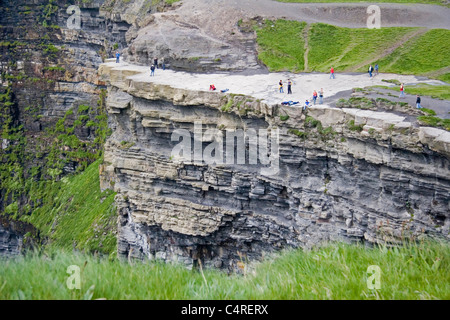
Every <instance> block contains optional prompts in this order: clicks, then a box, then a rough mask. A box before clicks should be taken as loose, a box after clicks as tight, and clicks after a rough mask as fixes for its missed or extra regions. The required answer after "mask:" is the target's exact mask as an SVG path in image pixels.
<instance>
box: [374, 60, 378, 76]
mask: <svg viewBox="0 0 450 320" xmlns="http://www.w3.org/2000/svg"><path fill="white" fill-rule="evenodd" d="M375 75H376V76H377V75H378V63H377V64H376V65H375Z"/></svg>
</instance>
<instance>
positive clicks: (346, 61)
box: [255, 20, 450, 81]
mask: <svg viewBox="0 0 450 320" xmlns="http://www.w3.org/2000/svg"><path fill="white" fill-rule="evenodd" d="M255 28H256V32H257V42H258V45H259V48H258V52H259V55H258V57H259V59H260V60H261V61H262V62H263V63H264V64H265V65H267V67H268V68H269V69H270V70H271V71H292V72H301V71H304V70H305V61H304V54H305V39H304V29H305V28H306V25H305V23H304V22H296V21H287V20H276V21H269V20H266V22H265V23H264V25H263V27H255ZM417 30H419V28H404V27H392V28H381V29H367V28H358V29H352V28H341V27H336V26H331V25H327V24H323V23H313V24H311V25H309V30H308V68H307V70H308V71H319V72H329V70H330V68H331V67H334V69H335V71H336V72H348V71H358V72H366V71H367V68H368V66H369V64H372V65H375V64H376V63H378V65H379V66H380V72H391V73H401V74H417V75H425V76H428V77H434V78H438V79H440V80H443V81H449V80H450V74H449V73H448V72H447V73H446V71H447V69H446V68H448V66H449V65H450V55H448V54H447V53H448V52H450V30H445V29H433V30H429V31H427V32H425V33H419V34H416V35H414V36H413V37H412V38H410V39H409V40H408V41H406V42H405V43H403V44H402V45H400V46H399V47H398V48H397V49H395V50H393V51H392V52H391V53H389V54H387V55H386V56H384V57H382V55H384V54H386V52H387V50H388V49H390V48H392V46H394V44H396V43H398V42H399V41H404V40H403V39H404V38H405V37H407V36H408V35H411V34H412V33H414V32H417Z"/></svg>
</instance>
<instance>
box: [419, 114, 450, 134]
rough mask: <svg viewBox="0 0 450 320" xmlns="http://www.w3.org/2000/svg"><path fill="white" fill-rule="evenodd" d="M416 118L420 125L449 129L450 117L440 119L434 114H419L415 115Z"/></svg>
mask: <svg viewBox="0 0 450 320" xmlns="http://www.w3.org/2000/svg"><path fill="white" fill-rule="evenodd" d="M417 120H419V122H420V123H421V124H422V125H428V126H431V127H441V128H444V129H445V130H447V131H450V119H441V118H439V117H434V116H419V117H417Z"/></svg>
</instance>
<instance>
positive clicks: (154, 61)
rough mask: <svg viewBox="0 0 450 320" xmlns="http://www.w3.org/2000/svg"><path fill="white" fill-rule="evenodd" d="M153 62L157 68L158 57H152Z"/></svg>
mask: <svg viewBox="0 0 450 320" xmlns="http://www.w3.org/2000/svg"><path fill="white" fill-rule="evenodd" d="M153 64H154V65H155V68H156V69H158V58H156V57H155V58H154V59H153Z"/></svg>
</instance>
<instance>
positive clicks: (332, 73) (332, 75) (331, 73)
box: [330, 67, 334, 79]
mask: <svg viewBox="0 0 450 320" xmlns="http://www.w3.org/2000/svg"><path fill="white" fill-rule="evenodd" d="M331 78H333V79H334V68H333V67H331V70H330V79H331Z"/></svg>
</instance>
